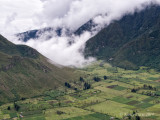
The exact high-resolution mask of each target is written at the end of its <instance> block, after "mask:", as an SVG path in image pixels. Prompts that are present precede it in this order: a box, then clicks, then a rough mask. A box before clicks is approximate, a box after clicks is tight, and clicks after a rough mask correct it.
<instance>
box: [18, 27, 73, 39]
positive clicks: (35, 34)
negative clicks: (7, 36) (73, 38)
mask: <svg viewBox="0 0 160 120" xmlns="http://www.w3.org/2000/svg"><path fill="white" fill-rule="evenodd" d="M63 33H65V34H66V35H69V34H70V33H71V31H69V29H63V28H56V29H55V28H52V27H46V28H43V29H37V30H30V31H26V32H23V33H18V34H16V36H17V37H18V38H19V40H21V41H24V42H26V41H28V40H29V39H38V38H40V37H41V35H46V36H45V37H47V38H48V39H49V38H52V36H53V35H54V36H61V35H62V34H63Z"/></svg>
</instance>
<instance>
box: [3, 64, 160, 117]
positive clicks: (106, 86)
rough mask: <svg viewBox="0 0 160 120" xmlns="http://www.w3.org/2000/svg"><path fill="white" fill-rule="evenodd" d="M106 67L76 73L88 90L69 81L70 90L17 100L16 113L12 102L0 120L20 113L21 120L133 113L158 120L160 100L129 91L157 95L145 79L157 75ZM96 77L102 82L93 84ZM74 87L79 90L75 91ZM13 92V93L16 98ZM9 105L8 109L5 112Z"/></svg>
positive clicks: (154, 83)
mask: <svg viewBox="0 0 160 120" xmlns="http://www.w3.org/2000/svg"><path fill="white" fill-rule="evenodd" d="M108 67H111V66H110V65H108V64H105V63H103V66H102V65H101V66H99V63H94V65H91V66H88V67H87V68H84V69H78V70H77V71H76V72H78V73H79V72H80V73H83V75H84V76H83V78H84V82H87V83H90V84H91V88H90V89H88V90H83V84H84V82H80V81H79V79H78V80H75V81H74V82H70V83H71V85H72V86H73V88H66V87H65V86H61V87H59V88H58V89H57V90H48V91H46V92H44V93H43V95H41V96H37V97H35V98H30V99H25V100H21V101H17V104H18V105H19V106H20V110H19V111H18V112H17V111H15V109H14V106H13V102H12V103H9V104H5V105H2V106H0V111H1V112H0V119H4V118H8V119H9V118H13V117H16V115H17V116H19V115H20V114H22V115H23V116H24V118H21V119H22V120H23V119H24V120H103V119H110V118H111V117H115V118H117V119H122V118H123V117H124V116H127V115H128V114H132V113H133V111H136V114H138V115H139V116H141V118H142V119H144V120H146V119H152V120H154V119H155V120H159V118H160V104H159V103H160V99H159V97H158V96H156V97H153V96H147V95H143V94H142V91H144V92H146V91H150V90H148V89H140V90H139V91H138V92H136V93H133V92H131V89H133V88H141V87H143V85H144V84H147V85H151V86H154V87H156V88H157V91H153V92H157V93H158V92H159V85H158V84H157V81H155V80H150V79H148V78H149V77H154V76H156V77H155V78H158V76H160V73H159V72H157V71H154V70H148V71H146V70H145V69H141V70H139V71H133V70H124V69H121V68H116V72H115V71H113V70H115V68H114V69H113V70H112V69H107V68H108ZM81 75H82V74H81ZM104 75H106V76H107V79H106V80H104V79H103V76H104ZM95 76H96V77H99V78H101V81H99V82H95V81H94V80H93V77H95ZM74 87H77V88H78V90H74ZM15 91H16V90H13V91H12V92H13V93H15V95H16V92H15ZM18 95H19V94H17V96H18ZM8 106H10V107H11V110H7V108H8ZM21 112H22V113H21ZM18 119H20V118H18Z"/></svg>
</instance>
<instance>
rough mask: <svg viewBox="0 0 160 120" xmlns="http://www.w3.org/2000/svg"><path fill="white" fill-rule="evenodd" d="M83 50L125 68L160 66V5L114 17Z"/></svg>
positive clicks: (158, 67) (88, 54)
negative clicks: (116, 19)
mask: <svg viewBox="0 0 160 120" xmlns="http://www.w3.org/2000/svg"><path fill="white" fill-rule="evenodd" d="M84 53H85V56H86V57H88V56H94V57H96V58H98V59H102V60H105V61H107V62H110V63H111V64H112V65H114V66H119V67H122V68H126V69H139V67H140V66H148V67H151V68H156V69H158V70H160V7H159V6H150V7H147V8H146V9H145V10H143V11H141V12H136V13H134V14H133V15H126V16H124V17H123V18H122V19H121V20H119V21H114V22H113V23H112V24H110V25H109V26H107V27H105V28H104V29H102V30H101V31H100V32H99V33H98V34H97V35H96V36H94V37H93V38H91V39H90V40H89V41H88V42H87V43H86V48H85V51H84Z"/></svg>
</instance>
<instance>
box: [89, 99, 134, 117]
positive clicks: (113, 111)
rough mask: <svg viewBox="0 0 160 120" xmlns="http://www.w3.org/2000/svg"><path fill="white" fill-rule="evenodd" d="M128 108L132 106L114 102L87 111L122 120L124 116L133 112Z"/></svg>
mask: <svg viewBox="0 0 160 120" xmlns="http://www.w3.org/2000/svg"><path fill="white" fill-rule="evenodd" d="M128 108H131V106H128V105H125V104H120V103H117V102H114V101H106V102H103V103H100V104H97V105H93V106H90V107H87V109H89V110H91V111H94V112H100V113H104V114H108V115H111V116H114V117H119V118H122V117H123V116H124V115H127V114H129V113H131V112H132V110H130V109H128Z"/></svg>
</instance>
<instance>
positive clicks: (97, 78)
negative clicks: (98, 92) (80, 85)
mask: <svg viewBox="0 0 160 120" xmlns="http://www.w3.org/2000/svg"><path fill="white" fill-rule="evenodd" d="M93 80H94V81H96V82H99V81H101V79H100V78H99V77H94V78H93Z"/></svg>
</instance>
